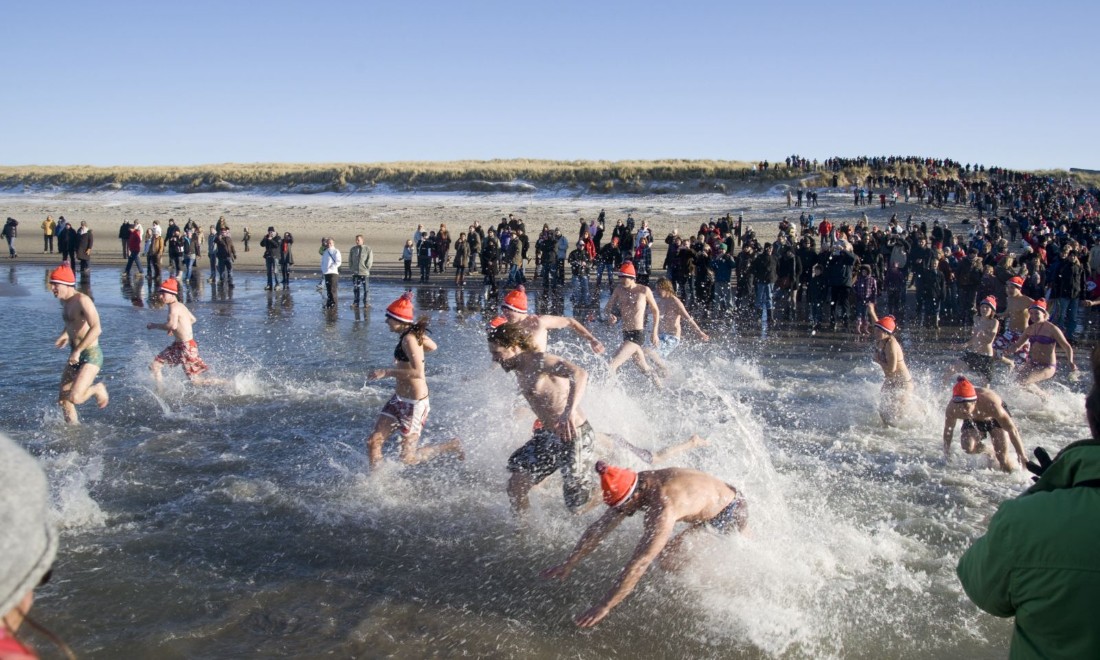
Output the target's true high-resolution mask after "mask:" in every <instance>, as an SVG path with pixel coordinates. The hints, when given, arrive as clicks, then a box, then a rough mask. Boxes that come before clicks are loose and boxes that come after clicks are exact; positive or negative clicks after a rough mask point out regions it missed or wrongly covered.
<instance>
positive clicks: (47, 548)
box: [0, 434, 75, 660]
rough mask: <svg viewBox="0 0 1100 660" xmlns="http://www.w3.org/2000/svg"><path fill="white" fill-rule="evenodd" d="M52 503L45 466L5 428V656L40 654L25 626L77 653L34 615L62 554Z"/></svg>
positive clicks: (0, 494)
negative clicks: (37, 598) (40, 591)
mask: <svg viewBox="0 0 1100 660" xmlns="http://www.w3.org/2000/svg"><path fill="white" fill-rule="evenodd" d="M49 508H50V492H49V485H48V484H47V482H46V474H45V473H44V472H43V471H42V467H41V466H40V465H39V464H38V461H36V460H35V459H34V458H33V457H32V456H31V455H30V454H28V453H27V452H26V451H25V450H24V449H23V448H22V447H20V446H19V445H18V444H16V443H15V442H13V441H12V440H11V439H10V438H8V437H7V436H4V435H2V434H0V529H3V530H4V533H3V534H0V618H2V621H3V624H2V625H0V658H4V659H5V660H9V659H10V660H29V659H33V658H37V657H38V654H37V653H35V651H34V650H33V649H32V648H31V647H29V646H28V645H27V644H26V643H25V642H24V641H23V640H22V639H21V638H22V637H23V635H22V634H21V632H20V630H21V629H23V630H26V629H32V630H34V631H35V632H38V633H40V634H42V635H43V636H45V637H47V638H48V639H49V640H50V641H51V642H53V643H54V644H55V645H57V647H58V649H59V650H61V652H62V653H64V654H65V656H66V657H69V658H73V657H75V656H74V655H73V652H72V651H71V650H70V649H69V647H68V645H66V644H65V643H64V642H62V641H61V640H60V639H59V638H58V637H57V636H56V635H54V634H53V633H51V632H49V631H48V630H46V629H45V628H43V627H42V626H41V625H40V624H39V623H37V622H36V621H34V620H33V619H31V618H30V616H29V612H30V609H31V605H32V604H33V602H34V590H35V588H36V587H39V586H41V585H43V584H45V583H46V582H47V581H49V579H50V573H51V567H52V565H53V562H54V558H55V557H56V555H57V540H58V535H57V529H56V527H55V526H54V525H53V524H52V523H51V522H50V517H49ZM24 624H26V627H25V628H24Z"/></svg>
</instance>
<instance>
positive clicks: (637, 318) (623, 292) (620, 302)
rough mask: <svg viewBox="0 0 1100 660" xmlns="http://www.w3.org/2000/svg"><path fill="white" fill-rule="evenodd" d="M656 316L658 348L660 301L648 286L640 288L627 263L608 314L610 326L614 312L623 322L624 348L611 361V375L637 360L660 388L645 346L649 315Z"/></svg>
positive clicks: (654, 318)
mask: <svg viewBox="0 0 1100 660" xmlns="http://www.w3.org/2000/svg"><path fill="white" fill-rule="evenodd" d="M647 310H649V311H651V312H652V313H653V331H652V337H651V341H652V343H653V345H654V346H657V345H659V344H660V338H659V337H658V336H657V328H658V326H659V324H660V321H661V310H660V309H659V308H658V307H657V301H656V300H655V299H654V298H653V292H652V291H650V290H649V287H648V286H645V285H644V284H638V282H637V274H636V272H635V270H634V264H633V263H631V262H629V261H627V262H625V263H624V264H623V265H622V266H621V267H620V268H619V286H617V287H615V290H614V291H613V292H612V293H611V297H610V298H609V299H608V301H607V306H606V307H605V308H604V313H605V314H606V315H607V319H608V322H610V323H611V324H615V323H616V322H617V321H618V319H616V317H615V315H614V314H613V312H615V311H618V312H619V315H620V316H621V317H622V321H623V344H622V346H620V347H619V350H618V352H616V353H615V355H614V356H613V357H612V358H611V363H610V364H609V365H608V368H609V369H610V370H611V373H615V372H616V371H618V369H619V367H621V366H622V365H623V363H625V362H626V361H627V360H631V359H632V360H634V363H635V364H637V365H638V368H639V369H641V370H642V373H644V374H646V375H647V376H649V377H650V378H652V379H653V381H654V382H655V383H657V384H660V381H659V380H658V379H657V376H656V374H654V373H653V371H652V370H651V369H650V368H649V363H647V362H646V359H645V354H644V353H643V352H642V345H643V344H645V338H644V337H645V317H646V311H647Z"/></svg>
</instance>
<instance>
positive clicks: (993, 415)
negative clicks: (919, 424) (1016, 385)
mask: <svg viewBox="0 0 1100 660" xmlns="http://www.w3.org/2000/svg"><path fill="white" fill-rule="evenodd" d="M960 420H961V421H962V423H963V424H962V449H963V451H965V452H966V453H968V454H980V453H982V452H984V451H985V447H984V446H983V445H982V443H981V442H978V441H977V438H978V437H980V435H979V434H982V433H987V434H989V436H990V439H991V440H992V441H993V454H994V455H995V456H996V458H997V462H998V463H999V464H1000V466H1001V469H1002V470H1004V471H1005V472H1011V471H1012V470H1014V469H1016V468H1017V467H1023V465H1024V464H1025V463H1027V456H1025V454H1024V443H1023V441H1022V440H1021V439H1020V431H1019V429H1017V428H1016V423H1015V422H1014V421H1012V415H1011V414H1010V413H1009V411H1008V408H1007V407H1006V406H1005V403H1004V401H1003V400H1002V399H1001V397H1000V396H999V395H998V394H997V393H996V392H994V391H993V390H991V389H989V388H986V387H974V385H973V384H972V383H971V382H970V381H969V380H967V379H966V377H965V376H959V377H958V378H957V379H956V381H955V386H954V387H953V388H952V389H951V401H950V402H948V404H947V409H946V410H945V411H944V415H943V457H944V460H947V458H948V457H950V456H951V439H952V437H953V436H954V434H955V423H956V422H958V421H960ZM975 431H976V433H975ZM1006 440H1008V441H1009V442H1011V443H1012V448H1013V449H1014V450H1015V453H1016V459H1017V461H1019V465H1018V466H1017V465H1014V462H1013V461H1012V459H1011V458H1010V457H1009V456H1008V452H1007V449H1008V446H1007V443H1006V442H1005V441H1006Z"/></svg>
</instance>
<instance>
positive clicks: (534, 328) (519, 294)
mask: <svg viewBox="0 0 1100 660" xmlns="http://www.w3.org/2000/svg"><path fill="white" fill-rule="evenodd" d="M500 307H501V314H502V315H503V316H504V318H505V319H506V320H507V321H508V322H509V323H515V324H516V325H518V326H519V327H521V328H523V330H524V331H525V332H526V333H527V336H528V337H530V338H531V343H532V344H533V345H534V346H535V349H536V350H539V351H545V350H546V344H547V341H548V335H549V331H550V330H560V329H562V328H570V329H572V330H573V332H575V333H577V334H578V335H580V336H581V337H582V338H584V339H585V340H586V341H587V342H588V344H589V345H590V346H591V347H592V351H593V352H595V353H603V352H604V347H603V344H601V343H600V340H599V339H596V336H595V335H593V334H592V333H591V332H589V331H588V328H586V327H584V326H583V325H581V324H580V323H579V322H578V321H577V320H575V319H571V318H568V317H565V316H552V315H549V314H529V313H527V291H526V289H524V288H523V285H522V284H521V285H519V286H518V287H516V288H515V289H513V290H511V291H509V292H508V295H506V296H504V301H503V302H502V303H501V305H500Z"/></svg>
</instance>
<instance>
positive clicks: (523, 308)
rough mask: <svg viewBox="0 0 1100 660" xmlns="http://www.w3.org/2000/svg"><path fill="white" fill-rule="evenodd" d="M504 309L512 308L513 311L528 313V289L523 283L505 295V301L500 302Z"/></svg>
mask: <svg viewBox="0 0 1100 660" xmlns="http://www.w3.org/2000/svg"><path fill="white" fill-rule="evenodd" d="M500 306H501V307H503V308H504V309H510V310H512V311H513V312H519V313H520V314H526V313H527V290H526V289H524V288H523V285H522V284H521V285H519V286H517V287H516V288H514V289H512V290H511V291H509V292H508V295H506V296H504V302H503V303H501V304H500Z"/></svg>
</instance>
